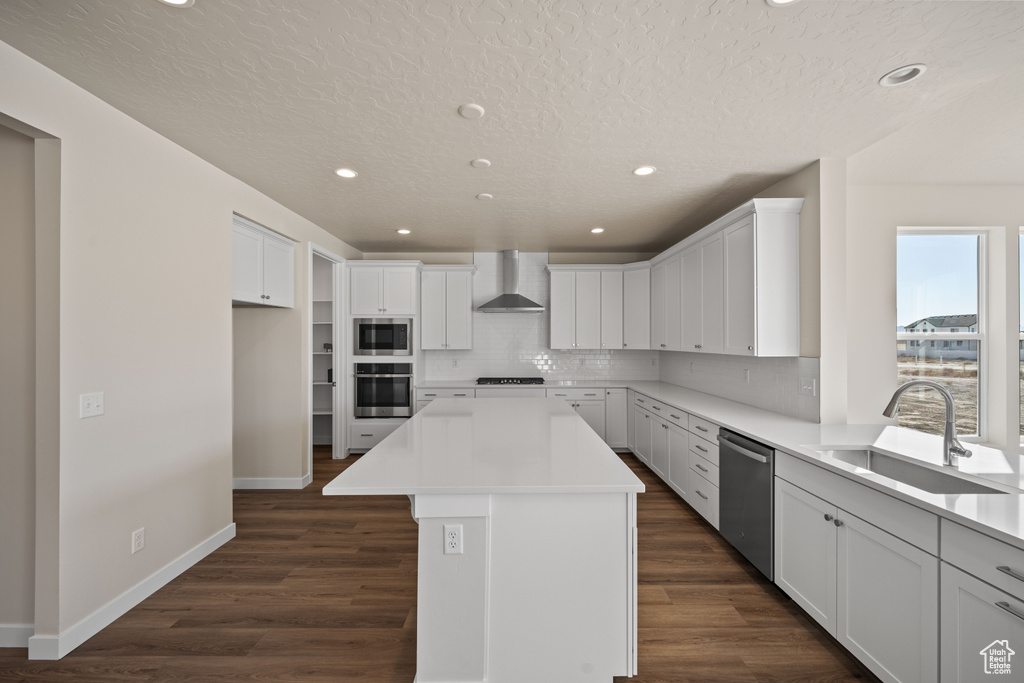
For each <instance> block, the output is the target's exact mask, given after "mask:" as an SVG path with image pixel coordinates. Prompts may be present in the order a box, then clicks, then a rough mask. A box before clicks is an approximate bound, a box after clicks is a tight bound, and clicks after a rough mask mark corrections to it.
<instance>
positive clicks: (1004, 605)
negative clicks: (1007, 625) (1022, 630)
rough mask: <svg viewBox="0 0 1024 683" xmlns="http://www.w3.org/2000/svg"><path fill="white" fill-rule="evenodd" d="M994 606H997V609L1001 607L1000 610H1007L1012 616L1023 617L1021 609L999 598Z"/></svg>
mask: <svg viewBox="0 0 1024 683" xmlns="http://www.w3.org/2000/svg"><path fill="white" fill-rule="evenodd" d="M996 607H998V608H999V609H1002V610H1006V611H1007V612H1009V613H1010V614H1012V615H1013V616H1015V617H1017V618H1018V619H1024V612H1021V611H1019V610H1017V609H1015V608H1014V607H1013V606H1012V605H1011V604H1010V603H1008V602H1003V601H1002V600H1000V601H999V602H997V603H996Z"/></svg>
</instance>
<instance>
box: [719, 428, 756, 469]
mask: <svg viewBox="0 0 1024 683" xmlns="http://www.w3.org/2000/svg"><path fill="white" fill-rule="evenodd" d="M718 443H719V444H721V445H722V446H726V447H727V448H731V449H732V450H734V451H736V452H737V453H739V454H740V455H745V456H747V457H748V458H750V459H751V460H756V461H758V462H759V463H762V464H764V463H767V462H768V457H767V456H764V455H761V454H760V453H755V452H754V451H752V450H750V449H748V448H744V447H743V446H741V445H739V444H738V443H736V442H735V441H732V440H730V439H729V437H728V436H726V435H725V434H719V435H718Z"/></svg>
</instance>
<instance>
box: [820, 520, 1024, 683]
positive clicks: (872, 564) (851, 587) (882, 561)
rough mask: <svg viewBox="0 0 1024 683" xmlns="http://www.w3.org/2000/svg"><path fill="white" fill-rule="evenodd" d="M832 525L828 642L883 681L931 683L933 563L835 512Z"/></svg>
mask: <svg viewBox="0 0 1024 683" xmlns="http://www.w3.org/2000/svg"><path fill="white" fill-rule="evenodd" d="M839 522H840V526H838V527H836V529H838V543H839V547H838V568H837V569H838V571H837V573H836V588H837V592H836V602H837V619H836V633H835V636H836V639H837V640H839V642H840V643H842V644H843V645H844V646H845V647H846V648H847V649H848V650H849V651H850V652H852V653H853V655H854V656H855V657H857V659H859V660H860V661H861V662H862V663H863V664H865V665H866V666H867V667H868V668H869V669H871V670H872V671H873V672H874V673H875V674H876V675H877V676H879V677H880V678H882V679H883V680H887V681H893V682H894V683H895V682H899V683H911V681H913V682H914V683H919V682H921V681H935V680H937V679H938V675H939V672H938V661H939V629H938V623H939V604H938V600H937V599H936V596H937V595H938V592H939V560H938V558H936V557H934V556H932V555H929V554H928V553H926V552H925V551H923V550H921V549H919V548H916V547H914V546H912V545H910V544H909V543H907V542H906V541H903V540H901V539H899V538H896V537H895V536H893V535H891V534H889V533H886V532H884V531H882V530H881V529H879V528H877V527H875V526H872V525H870V524H868V523H867V522H865V521H863V520H861V519H860V518H858V517H855V516H853V515H851V514H849V513H847V512H845V511H843V510H840V512H839ZM1004 637H1005V636H1004ZM984 645H987V643H983V644H982V647H984ZM979 659H980V657H979Z"/></svg>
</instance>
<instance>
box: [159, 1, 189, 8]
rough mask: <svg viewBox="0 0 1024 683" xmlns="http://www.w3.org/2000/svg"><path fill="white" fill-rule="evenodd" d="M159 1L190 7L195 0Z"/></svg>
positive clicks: (174, 5) (175, 5)
mask: <svg viewBox="0 0 1024 683" xmlns="http://www.w3.org/2000/svg"><path fill="white" fill-rule="evenodd" d="M160 2H162V3H164V4H165V5H170V6H171V7H191V6H192V5H194V4H195V2H196V0H160Z"/></svg>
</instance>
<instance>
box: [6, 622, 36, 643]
mask: <svg viewBox="0 0 1024 683" xmlns="http://www.w3.org/2000/svg"><path fill="white" fill-rule="evenodd" d="M33 630H35V627H33V626H32V624H0V647H28V639H29V638H30V637H31V636H32V631H33Z"/></svg>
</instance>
